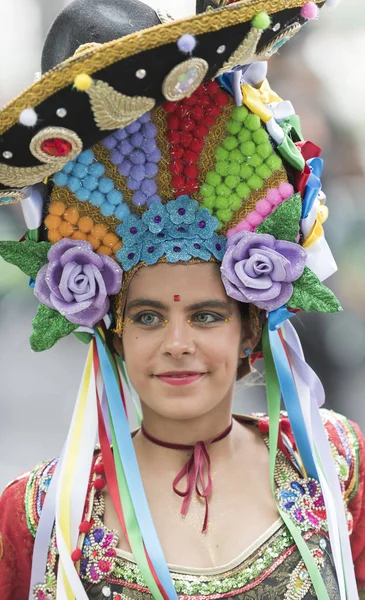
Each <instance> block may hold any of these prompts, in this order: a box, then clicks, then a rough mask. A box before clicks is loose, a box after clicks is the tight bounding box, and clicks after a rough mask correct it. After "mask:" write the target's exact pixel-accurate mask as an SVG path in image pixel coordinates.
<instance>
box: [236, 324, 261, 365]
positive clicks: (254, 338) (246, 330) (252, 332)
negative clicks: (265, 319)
mask: <svg viewBox="0 0 365 600" xmlns="http://www.w3.org/2000/svg"><path fill="white" fill-rule="evenodd" d="M260 338H261V328H257V327H253V324H252V320H251V319H249V318H245V319H242V335H241V344H240V355H239V356H240V358H249V357H250V356H251V354H252V353H253V351H254V349H255V348H256V346H257V344H258V343H259V341H260Z"/></svg>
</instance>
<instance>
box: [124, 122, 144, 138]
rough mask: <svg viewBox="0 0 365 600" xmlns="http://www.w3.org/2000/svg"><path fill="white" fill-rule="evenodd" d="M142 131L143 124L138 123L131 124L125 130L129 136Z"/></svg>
mask: <svg viewBox="0 0 365 600" xmlns="http://www.w3.org/2000/svg"><path fill="white" fill-rule="evenodd" d="M140 129H141V123H139V122H138V121H133V123H131V124H130V125H127V127H126V128H125V130H126V132H127V133H128V134H129V135H131V134H132V133H136V132H137V131H139V130H140Z"/></svg>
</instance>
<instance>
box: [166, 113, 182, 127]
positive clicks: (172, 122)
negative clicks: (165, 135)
mask: <svg viewBox="0 0 365 600" xmlns="http://www.w3.org/2000/svg"><path fill="white" fill-rule="evenodd" d="M167 127H168V128H169V129H180V119H178V117H177V116H176V115H170V116H169V117H167Z"/></svg>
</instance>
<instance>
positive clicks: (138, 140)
mask: <svg viewBox="0 0 365 600" xmlns="http://www.w3.org/2000/svg"><path fill="white" fill-rule="evenodd" d="M130 141H131V144H132V146H134V147H135V148H142V146H143V144H144V137H143V135H142V134H141V133H139V132H138V133H134V134H133V135H132V136H131V138H130Z"/></svg>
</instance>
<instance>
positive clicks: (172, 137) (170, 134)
mask: <svg viewBox="0 0 365 600" xmlns="http://www.w3.org/2000/svg"><path fill="white" fill-rule="evenodd" d="M180 138H181V134H180V133H179V131H167V132H166V139H167V141H168V142H170V144H173V145H174V146H175V145H177V144H180V141H181V139H180Z"/></svg>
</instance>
